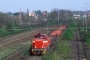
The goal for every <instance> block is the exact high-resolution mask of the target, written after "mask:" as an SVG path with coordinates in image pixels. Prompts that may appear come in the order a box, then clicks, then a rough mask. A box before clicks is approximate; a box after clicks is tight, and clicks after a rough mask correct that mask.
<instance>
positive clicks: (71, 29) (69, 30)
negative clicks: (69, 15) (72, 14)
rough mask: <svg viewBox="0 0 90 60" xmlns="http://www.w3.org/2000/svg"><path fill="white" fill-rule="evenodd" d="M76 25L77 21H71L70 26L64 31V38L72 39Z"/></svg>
mask: <svg viewBox="0 0 90 60" xmlns="http://www.w3.org/2000/svg"><path fill="white" fill-rule="evenodd" d="M76 26H77V24H76V23H75V22H71V23H70V25H69V26H68V28H67V29H66V32H65V33H64V35H63V38H62V39H65V40H72V39H73V35H74V30H75V28H76Z"/></svg>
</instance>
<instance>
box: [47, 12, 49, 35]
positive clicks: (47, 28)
mask: <svg viewBox="0 0 90 60" xmlns="http://www.w3.org/2000/svg"><path fill="white" fill-rule="evenodd" d="M48 24H49V20H48V12H47V34H48V32H49V31H48Z"/></svg>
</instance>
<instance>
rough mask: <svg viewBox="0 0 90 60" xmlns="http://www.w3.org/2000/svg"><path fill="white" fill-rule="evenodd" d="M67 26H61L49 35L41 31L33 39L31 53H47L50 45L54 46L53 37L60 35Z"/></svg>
mask: <svg viewBox="0 0 90 60" xmlns="http://www.w3.org/2000/svg"><path fill="white" fill-rule="evenodd" d="M66 27H67V26H66V25H64V26H61V27H60V29H58V30H55V31H53V32H52V33H51V34H50V35H49V36H47V35H46V34H40V33H38V34H37V35H35V36H34V38H33V40H32V45H31V53H32V54H34V55H36V54H45V53H46V52H47V50H48V49H49V48H50V46H52V41H53V40H54V39H53V37H56V36H57V37H59V36H60V35H61V34H62V32H63V30H64V29H66Z"/></svg>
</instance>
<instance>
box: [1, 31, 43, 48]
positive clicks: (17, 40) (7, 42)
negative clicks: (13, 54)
mask: <svg viewBox="0 0 90 60" xmlns="http://www.w3.org/2000/svg"><path fill="white" fill-rule="evenodd" d="M42 31H44V30H43V29H41V30H40V29H38V30H34V31H31V32H30V31H28V32H26V33H25V34H20V35H17V36H14V37H10V38H7V39H8V40H3V41H0V48H3V47H5V46H9V45H11V44H15V43H21V42H24V41H27V40H28V39H29V38H31V36H33V35H35V34H36V33H37V32H42Z"/></svg>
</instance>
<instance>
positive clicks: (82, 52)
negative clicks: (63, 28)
mask: <svg viewBox="0 0 90 60" xmlns="http://www.w3.org/2000/svg"><path fill="white" fill-rule="evenodd" d="M76 40H77V60H88V58H87V53H86V47H85V42H83V41H82V40H81V39H80V35H79V32H78V31H76Z"/></svg>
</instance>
